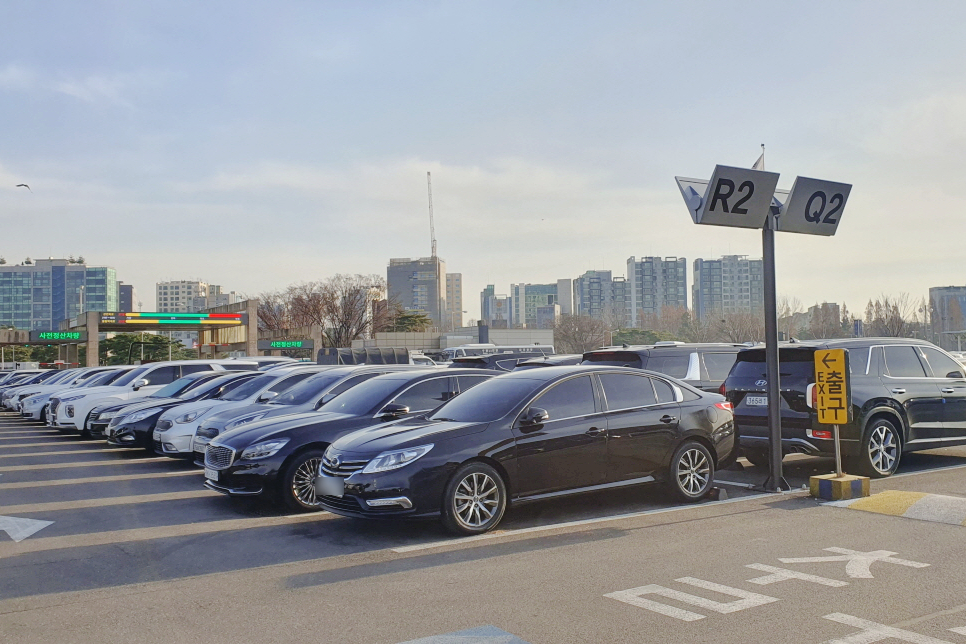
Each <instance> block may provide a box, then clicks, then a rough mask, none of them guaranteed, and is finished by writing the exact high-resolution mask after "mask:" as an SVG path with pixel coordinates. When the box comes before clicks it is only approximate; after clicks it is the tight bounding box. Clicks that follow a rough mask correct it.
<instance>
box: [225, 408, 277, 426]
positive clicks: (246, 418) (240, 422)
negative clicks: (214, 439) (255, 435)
mask: <svg viewBox="0 0 966 644" xmlns="http://www.w3.org/2000/svg"><path fill="white" fill-rule="evenodd" d="M267 413H268V412H267V411H263V412H260V413H258V414H249V415H248V416H242V417H241V418H236V419H235V420H233V421H231V422H230V423H228V424H227V425H225V430H229V429H235V428H236V427H238V426H239V425H244V424H245V423H250V422H252V421H253V420H258V419H259V418H261V417H262V416H264V415H265V414H267Z"/></svg>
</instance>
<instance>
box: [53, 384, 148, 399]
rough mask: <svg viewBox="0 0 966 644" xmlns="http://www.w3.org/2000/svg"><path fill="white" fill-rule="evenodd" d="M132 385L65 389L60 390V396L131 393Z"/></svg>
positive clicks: (88, 396)
mask: <svg viewBox="0 0 966 644" xmlns="http://www.w3.org/2000/svg"><path fill="white" fill-rule="evenodd" d="M130 392H131V388H130V387H111V386H104V387H87V388H86V389H76V390H75V389H65V390H62V391H60V392H58V393H59V394H60V395H59V396H58V398H70V397H71V396H79V395H81V394H83V395H84V397H85V398H93V397H95V396H106V395H108V394H123V393H130Z"/></svg>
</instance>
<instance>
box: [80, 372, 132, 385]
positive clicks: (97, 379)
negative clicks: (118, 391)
mask: <svg viewBox="0 0 966 644" xmlns="http://www.w3.org/2000/svg"><path fill="white" fill-rule="evenodd" d="M125 373H126V370H124V369H118V370H117V371H105V372H104V373H99V374H97V375H96V376H94V377H93V378H88V379H87V380H85V381H84V382H83V384H81V385H78V386H79V387H99V386H101V385H107V384H110V383H112V382H114V381H115V380H117V379H118V378H120V377H121V376H123V375H124V374H125Z"/></svg>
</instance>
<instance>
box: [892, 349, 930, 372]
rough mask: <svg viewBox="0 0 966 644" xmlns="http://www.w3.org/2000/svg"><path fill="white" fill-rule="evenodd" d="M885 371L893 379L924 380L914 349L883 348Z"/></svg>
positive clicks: (923, 370) (922, 370)
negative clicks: (886, 370)
mask: <svg viewBox="0 0 966 644" xmlns="http://www.w3.org/2000/svg"><path fill="white" fill-rule="evenodd" d="M885 361H886V369H888V373H889V375H890V376H892V377H893V378H925V377H926V371H925V369H923V368H922V363H921V362H919V356H918V355H917V352H916V349H915V347H900V346H887V347H885Z"/></svg>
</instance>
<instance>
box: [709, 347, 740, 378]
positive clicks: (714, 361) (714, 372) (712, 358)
mask: <svg viewBox="0 0 966 644" xmlns="http://www.w3.org/2000/svg"><path fill="white" fill-rule="evenodd" d="M737 359H738V354H737V353H706V354H704V367H705V369H707V370H708V378H710V379H711V380H724V379H725V378H727V377H728V372H730V371H731V367H732V366H734V364H735V360H737Z"/></svg>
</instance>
